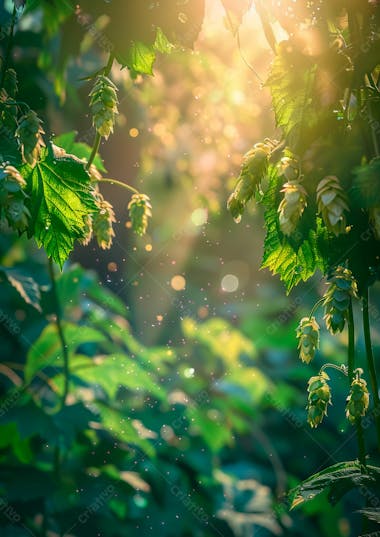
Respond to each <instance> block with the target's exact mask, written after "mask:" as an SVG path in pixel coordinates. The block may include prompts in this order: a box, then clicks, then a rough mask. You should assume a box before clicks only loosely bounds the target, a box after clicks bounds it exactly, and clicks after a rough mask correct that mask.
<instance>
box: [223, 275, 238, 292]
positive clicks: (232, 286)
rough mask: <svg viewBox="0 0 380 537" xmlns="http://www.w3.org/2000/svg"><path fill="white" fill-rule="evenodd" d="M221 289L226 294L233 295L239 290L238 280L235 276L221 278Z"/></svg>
mask: <svg viewBox="0 0 380 537" xmlns="http://www.w3.org/2000/svg"><path fill="white" fill-rule="evenodd" d="M221 287H222V290H223V291H225V292H226V293H234V292H235V291H237V289H238V288H239V278H237V277H236V276H235V274H226V275H225V276H223V278H222V282H221Z"/></svg>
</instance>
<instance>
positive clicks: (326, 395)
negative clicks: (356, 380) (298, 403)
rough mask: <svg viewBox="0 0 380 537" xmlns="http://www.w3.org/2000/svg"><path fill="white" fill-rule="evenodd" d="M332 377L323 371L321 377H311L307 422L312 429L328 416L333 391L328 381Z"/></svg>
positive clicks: (308, 389)
mask: <svg viewBox="0 0 380 537" xmlns="http://www.w3.org/2000/svg"><path fill="white" fill-rule="evenodd" d="M328 380H330V377H329V376H328V375H327V374H326V373H325V372H324V371H321V372H320V373H319V375H317V376H315V377H311V379H310V380H309V383H308V388H307V391H308V392H309V396H308V403H307V421H308V423H309V424H310V426H311V427H318V425H319V424H320V423H321V422H322V420H323V418H324V416H327V407H328V405H331V391H330V386H329V385H328V384H327V381H328Z"/></svg>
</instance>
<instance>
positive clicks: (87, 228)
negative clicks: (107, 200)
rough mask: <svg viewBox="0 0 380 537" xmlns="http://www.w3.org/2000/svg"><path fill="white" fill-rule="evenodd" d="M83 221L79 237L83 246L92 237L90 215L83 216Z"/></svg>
mask: <svg viewBox="0 0 380 537" xmlns="http://www.w3.org/2000/svg"><path fill="white" fill-rule="evenodd" d="M83 222H84V228H83V238H82V239H80V243H81V244H82V245H83V246H87V244H88V243H89V242H90V240H91V239H92V235H93V229H92V216H91V215H89V214H88V215H86V216H84V217H83Z"/></svg>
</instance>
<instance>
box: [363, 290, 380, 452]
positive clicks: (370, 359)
mask: <svg viewBox="0 0 380 537" xmlns="http://www.w3.org/2000/svg"><path fill="white" fill-rule="evenodd" d="M362 303H363V331H364V342H365V351H366V355H367V364H368V370H369V376H370V380H371V386H372V393H373V402H374V410H373V413H374V418H375V425H376V434H377V443H378V449H379V451H380V398H379V384H378V381H377V374H376V367H375V359H374V356H373V350H372V341H371V328H370V322H369V311H368V305H369V296H368V288H366V290H365V294H364V296H363V299H362Z"/></svg>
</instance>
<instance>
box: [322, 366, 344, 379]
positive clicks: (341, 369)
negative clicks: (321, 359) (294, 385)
mask: <svg viewBox="0 0 380 537" xmlns="http://www.w3.org/2000/svg"><path fill="white" fill-rule="evenodd" d="M328 368H329V369H336V370H337V371H340V372H341V373H343V375H345V376H346V377H347V376H348V372H347V367H346V366H345V365H344V364H342V365H340V366H339V365H336V364H324V365H323V366H322V367H321V369H320V370H319V371H320V373H322V371H324V370H325V369H328Z"/></svg>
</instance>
